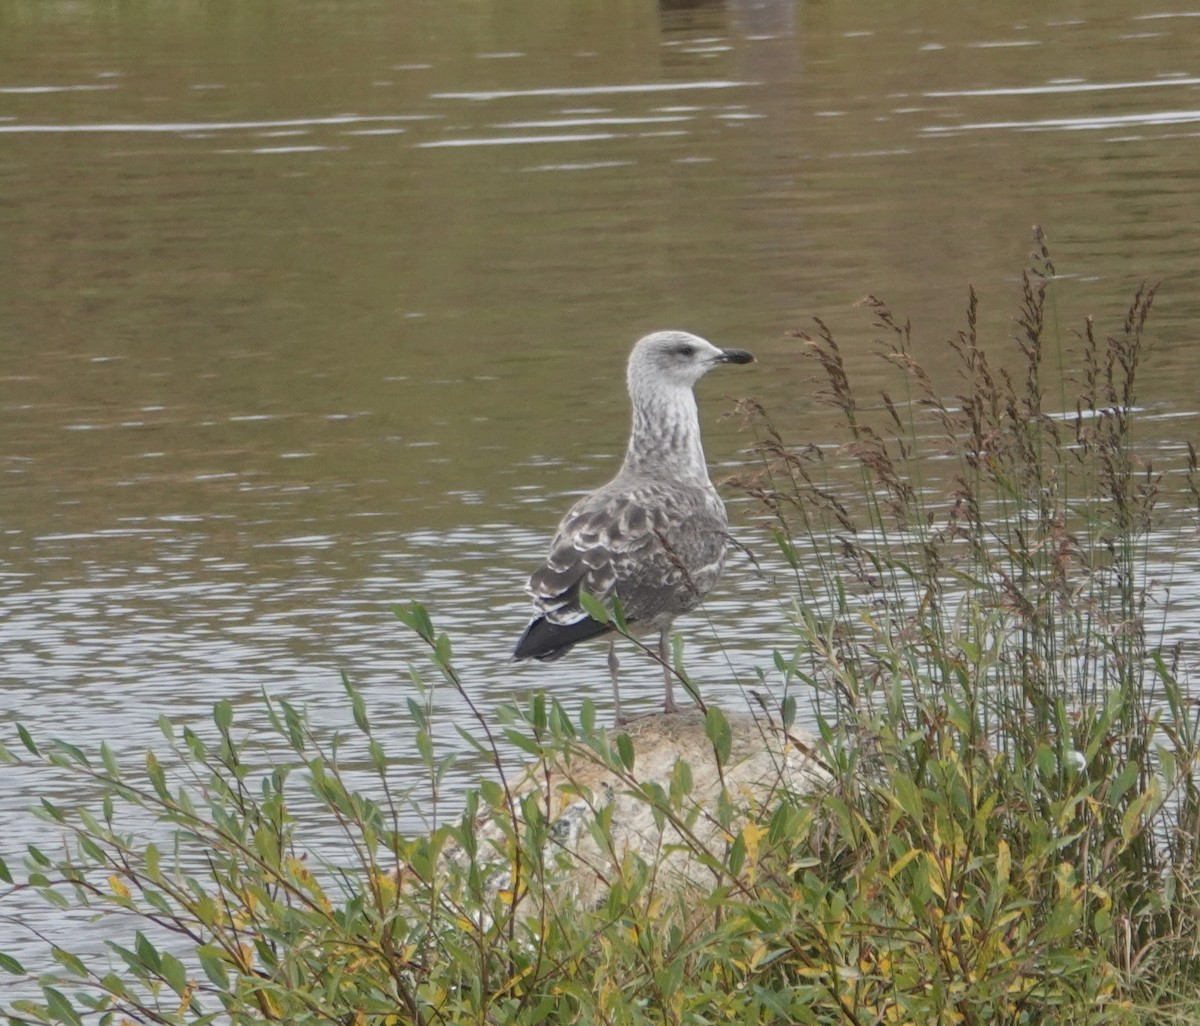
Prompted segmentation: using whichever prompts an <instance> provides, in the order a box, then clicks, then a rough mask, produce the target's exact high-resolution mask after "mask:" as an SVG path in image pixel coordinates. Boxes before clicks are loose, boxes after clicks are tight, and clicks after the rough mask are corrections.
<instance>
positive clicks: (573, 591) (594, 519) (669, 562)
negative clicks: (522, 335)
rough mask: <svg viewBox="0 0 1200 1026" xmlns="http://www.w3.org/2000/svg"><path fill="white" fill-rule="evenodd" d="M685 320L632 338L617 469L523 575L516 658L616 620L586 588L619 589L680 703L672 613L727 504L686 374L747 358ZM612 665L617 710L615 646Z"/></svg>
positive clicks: (709, 576) (699, 571)
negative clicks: (527, 601)
mask: <svg viewBox="0 0 1200 1026" xmlns="http://www.w3.org/2000/svg"><path fill="white" fill-rule="evenodd" d="M753 359H754V357H753V356H751V355H750V354H749V353H747V352H744V351H743V350H741V349H718V348H717V347H716V346H714V345H713V344H712V343H710V342H706V341H705V340H704V339H702V338H699V337H698V336H696V335H689V334H688V333H687V332H685V331H656V332H654V334H652V335H647V336H646V337H645V338H643V339H642V340H641V341H639V342H638V343H637V345H635V346H634V347H633V352H632V353H631V354H630V356H629V368H628V372H627V375H626V378H627V381H628V383H629V398H630V399H631V400H632V402H633V431H632V433H631V434H630V437H629V448H628V450H627V451H626V453H625V462H624V463H623V464H622V465H621V470H620V472H619V473H618V474H617V476H616V477H614V478H613V479H612V480H611V481H609V482H608V484H606V485H604V486H603V487H602V488H599V489H597V490H596V491H594V492H592V493H591V494H590V495H586V496H584V497H583V498H582V499H580V500H579V501H578V502H577V503H575V505H574V506H572V507H571V509H570V511H569V512H568V513H567V515H566V516H565V517H563V519H562V522H561V523H560V524H559V525H558V533H557V534H556V535H555V536H554V541H553V542H552V543H551V546H550V556H549V558H548V559H547V560H546V562H545V563H544V564H543V565H542V566H541V567H539V568H538V569H537V570H536V571H534V574H533V576H532V577H530V579H529V586H528V591H529V593H530V595H532V596H533V605H534V611H535V612H534V618H533V621H532V622H531V623H530V624H529V626H528V627H526V628H525V633H524V634H522V635H521V640H520V641H518V642H517V647H516V649H515V650H514V651H513V658H514V659H531V658H532V659H541V660H549V659H558V658H559V657H560V656H564V655H566V654H567V652H568V651H570V649H571V648H572V647H573V646H574V645H575V644H576V643H577V642H580V641H583V640H585V639H587V638H592V637H596V636H597V635H601V634H607V633H609V632H610V631H612V630H613V628H612V627H611V626H610V625H607V624H602V623H600V622H599V621H598V620H593V619H592V618H591V617H590V616H588V615H587V613H585V612H584V611H583V609H582V607H581V606H580V604H579V594H580V592H581V591H583V592H586V593H588V594H589V595H592V596H593V597H595V598H596V599H598V600H599V601H600V602H602V603H604V604H605V605H609V604H611V602H612V599H613V598H614V597H616V598H617V599H618V600H619V601H620V604H621V609H622V610H623V612H624V615H625V619H626V622H627V623H628V625H629V629H630V631H631V632H633V633H642V634H649V633H652V632H654V631H657V632H658V653H659V659H660V661H661V662H662V667H663V684H664V688H665V701H664V706H663V707H664V709H665V710H666V711H667V712H673V711H674V709H675V696H674V688H673V686H672V680H671V675H672V671H671V663H670V660H669V658H668V638H669V636H670V630H671V622H672V621H673V620H674V619H675V617H676V616H678V615H679V614H680V613H686V612H688V611H689V610H690V609H693V608H694V607H695V606H697V605H698V604H699V603H700V601H701V600H702V599H703V598H704V596H705V595H707V594H708V593H709V592H710V591H711V590H712V588H713V585H714V584H716V583H717V578H718V577H719V576H720V574H721V568H722V566H723V565H724V563H725V549H726V546H727V541H728V536H727V532H726V528H727V526H728V521H727V519H726V516H725V504H724V503H723V502H722V501H721V497H720V496H719V495H718V494H717V490H716V489H715V488H714V487H713V485H712V482H711V481H710V480H709V479H708V465H707V464H706V463H705V461H704V449H703V447H702V446H701V444H700V420H699V418H698V416H697V413H696V397H695V395H694V394H693V392H692V386H693V385H694V384H695V383H696V382H697V381H698V380H699V379H700V378H701V377H703V376H704V375H705V374H706V373H708V371H710V370H712V368H713V367H715V366H717V365H718V364H722V363H750V362H751V361H752V360H753ZM608 669H609V673H610V675H611V677H612V688H613V702H614V703H615V705H616V718H617V721H618V722H620V721H621V719H622V717H621V695H620V692H619V690H618V688H617V654H616V646H615V642H614V640H610V641H609V648H608Z"/></svg>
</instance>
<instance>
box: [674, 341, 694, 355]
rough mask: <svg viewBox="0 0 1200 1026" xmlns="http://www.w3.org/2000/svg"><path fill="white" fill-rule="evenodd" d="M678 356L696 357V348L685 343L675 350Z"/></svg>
mask: <svg viewBox="0 0 1200 1026" xmlns="http://www.w3.org/2000/svg"><path fill="white" fill-rule="evenodd" d="M675 352H677V353H678V354H679V355H680V356H687V357H692V356H695V355H696V347H695V346H689V345H688V344H687V343H686V342H685V343H684V344H683V345H681V346H680V347H679V348H678V349H676V350H675Z"/></svg>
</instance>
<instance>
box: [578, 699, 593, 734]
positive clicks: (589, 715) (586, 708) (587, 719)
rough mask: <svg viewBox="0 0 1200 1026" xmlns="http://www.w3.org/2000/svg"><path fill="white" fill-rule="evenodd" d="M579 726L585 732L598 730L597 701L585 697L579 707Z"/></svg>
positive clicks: (590, 732) (591, 732)
mask: <svg viewBox="0 0 1200 1026" xmlns="http://www.w3.org/2000/svg"><path fill="white" fill-rule="evenodd" d="M579 728H580V730H581V731H583V733H584V734H594V733H595V732H596V703H595V702H593V701H592V700H591V699H590V698H585V699H584V700H583V705H581V706H580V708H579Z"/></svg>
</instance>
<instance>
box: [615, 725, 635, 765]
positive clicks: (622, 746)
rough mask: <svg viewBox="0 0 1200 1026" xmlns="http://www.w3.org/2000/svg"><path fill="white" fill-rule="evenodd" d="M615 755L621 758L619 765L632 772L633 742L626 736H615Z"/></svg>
mask: <svg viewBox="0 0 1200 1026" xmlns="http://www.w3.org/2000/svg"><path fill="white" fill-rule="evenodd" d="M617 755H618V756H620V758H621V765H622V766H624V767H625V768H626V769H627V770H629V771H630V772H633V742H632V741H631V740H630V739H629V735H628V734H618V735H617Z"/></svg>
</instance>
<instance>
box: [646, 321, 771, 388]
mask: <svg viewBox="0 0 1200 1026" xmlns="http://www.w3.org/2000/svg"><path fill="white" fill-rule="evenodd" d="M753 361H754V357H753V356H751V355H750V354H749V353H747V352H746V351H745V350H744V349H719V348H718V347H717V346H714V345H713V344H712V343H711V342H707V341H705V340H704V339H702V338H701V337H700V336H699V335H692V334H689V333H688V332H686V331H656V332H654V333H653V334H650V335H647V336H646V337H645V338H643V339H641V340H640V341H639V342H638V343H637V345H635V346H634V347H633V352H632V353H630V354H629V373H628V379H629V390H630V392H634V391H636V390H639V389H641V388H644V387H647V386H649V387H651V388H654V387H662V386H667V387H676V388H689V389H690V388H691V387H692V386H693V385H694V384H695V383H696V382H697V381H699V380H700V379H701V378H702V377H704V375H705V374H707V373H708V372H709V371H710V370H712V369H713V368H714V367H716V366H719V365H720V364H723V363H752V362H753Z"/></svg>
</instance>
